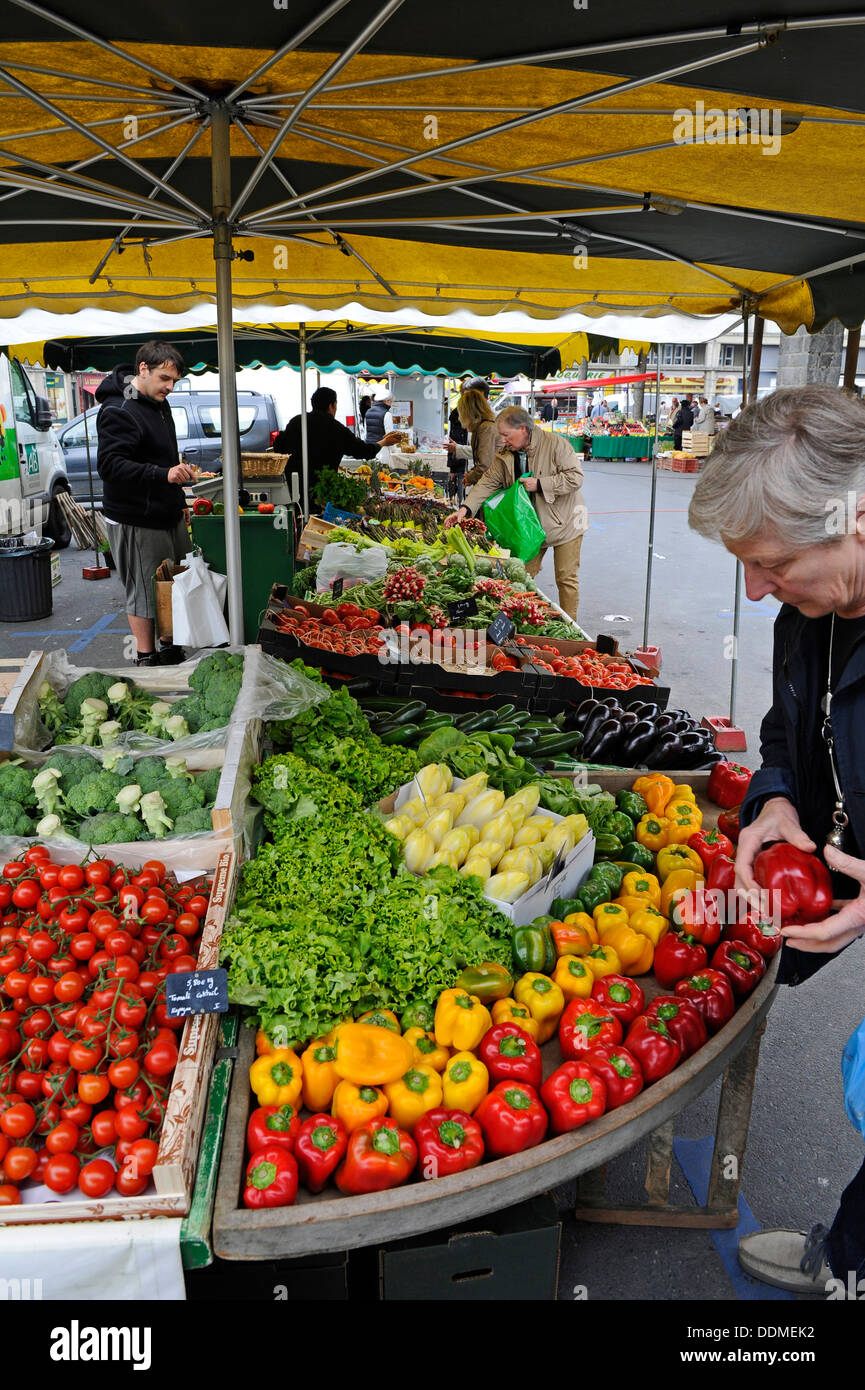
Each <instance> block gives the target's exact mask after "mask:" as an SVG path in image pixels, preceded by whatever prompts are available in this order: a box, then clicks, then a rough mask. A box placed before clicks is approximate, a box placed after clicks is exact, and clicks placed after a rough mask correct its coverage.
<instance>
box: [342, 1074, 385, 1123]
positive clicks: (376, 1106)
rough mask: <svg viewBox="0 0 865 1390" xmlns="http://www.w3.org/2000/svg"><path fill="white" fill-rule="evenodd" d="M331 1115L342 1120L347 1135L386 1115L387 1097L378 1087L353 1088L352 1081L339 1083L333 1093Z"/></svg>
mask: <svg viewBox="0 0 865 1390" xmlns="http://www.w3.org/2000/svg"><path fill="white" fill-rule="evenodd" d="M330 1113H331V1115H333V1116H335V1117H336V1119H337V1120H342V1122H343V1124H344V1125H345V1127H346V1129H347V1130H348V1132H349V1134H351V1133H352V1132H353V1131H354V1130H356V1129H360V1127H361V1125H368V1124H369V1122H370V1120H377V1119H378V1117H379V1115H386V1114H387V1096H386V1095H385V1093H384V1091H382V1090H379V1088H378V1086H355V1084H354V1082H353V1081H340V1083H339V1085H338V1086H337V1088H336V1090H335V1091H334V1093H333V1101H332V1103H331V1108H330Z"/></svg>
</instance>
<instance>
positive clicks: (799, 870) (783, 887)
mask: <svg viewBox="0 0 865 1390" xmlns="http://www.w3.org/2000/svg"><path fill="white" fill-rule="evenodd" d="M754 877H755V879H756V880H757V882H758V884H759V885H760V887H761V888H766V889H768V890H769V892H771V893H772V894H773V897H772V911H773V915H774V913H775V911H776V910H777V911H780V914H781V925H782V926H784V927H788V926H800V925H804V924H806V923H808V922H822V921H823V918H824V917H828V916H829V913H830V912H831V911H832V880H831V878H830V877H829V870H828V869H827V868H826V865H825V864H824V863H823V861H822V860H821V859H818V858H817V856H816V854H806V853H805V851H804V850H801V849H796V847H795V845H788V844H785V843H784V842H783V841H779V843H778V844H775V845H770V846H769V848H768V849H762V850H761V851H760V853H759V854H758V855H757V857H756V859H755V860H754Z"/></svg>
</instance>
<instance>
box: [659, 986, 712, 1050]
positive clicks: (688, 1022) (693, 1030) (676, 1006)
mask: <svg viewBox="0 0 865 1390" xmlns="http://www.w3.org/2000/svg"><path fill="white" fill-rule="evenodd" d="M646 1014H647V1016H648V1017H649V1018H660V1019H663V1021H664V1023H666V1025H667V1032H668V1033H669V1034H670V1036H671V1037H672V1038H675V1039H676V1042H677V1043H678V1044H679V1046H680V1047H681V1049H682V1059H683V1060H684V1059H685V1058H686V1057H690V1056H691V1053H692V1052H696V1051H697V1048H698V1047H702V1046H703V1043H704V1042H705V1041H706V1039H707V1037H708V1034H707V1032H706V1025H705V1023H704V1022H703V1019H702V1015H701V1014H700V1011H699V1009H698V1008H697V1006H696V1004H692V1003H691V1001H690V1000H689V999H681V998H679V997H678V996H677V995H675V994H658V995H656V996H655V998H654V999H653V1000H652V1002H651V1004H650V1005H649V1007H648V1009H647V1010H646Z"/></svg>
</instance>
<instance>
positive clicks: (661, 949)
mask: <svg viewBox="0 0 865 1390" xmlns="http://www.w3.org/2000/svg"><path fill="white" fill-rule="evenodd" d="M708 964H709V953H708V951H707V950H706V948H705V946H701V945H700V942H699V941H695V940H694V938H693V937H692V936H682V935H680V934H679V933H678V932H675V931H668V932H667V934H666V936H662V937H661V939H660V941H659V942H658V944H657V946H656V947H655V961H654V965H655V979H656V980H657V981H658V984H659V985H660V986H661V988H662V989H672V988H673V986H674V985H676V984H678V982H679V980H684V979H685V977H686V975H693V974H695V973H696V972H697V971H698V970H702V969H703V968H704V967H705V966H707V965H708Z"/></svg>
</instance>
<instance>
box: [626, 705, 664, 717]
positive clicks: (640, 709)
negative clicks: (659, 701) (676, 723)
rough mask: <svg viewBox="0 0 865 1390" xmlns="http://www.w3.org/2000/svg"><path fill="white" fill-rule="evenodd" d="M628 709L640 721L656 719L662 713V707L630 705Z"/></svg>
mask: <svg viewBox="0 0 865 1390" xmlns="http://www.w3.org/2000/svg"><path fill="white" fill-rule="evenodd" d="M628 708H629V709H632V710H633V711H634V714H636V715H637V716H638V717H639V718H640V719H655V718H656V717H657V716H658V715H659V714H660V713H661V706H660V705H647V704H641V705H629V706H628Z"/></svg>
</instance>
